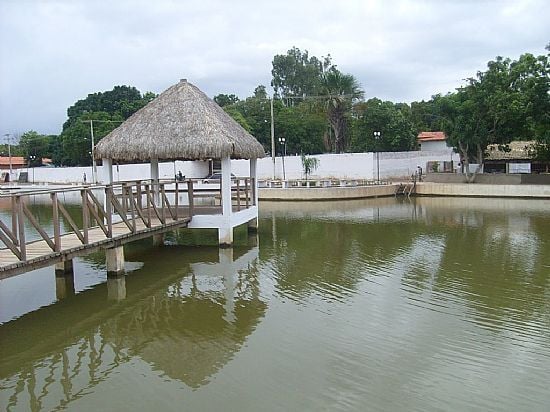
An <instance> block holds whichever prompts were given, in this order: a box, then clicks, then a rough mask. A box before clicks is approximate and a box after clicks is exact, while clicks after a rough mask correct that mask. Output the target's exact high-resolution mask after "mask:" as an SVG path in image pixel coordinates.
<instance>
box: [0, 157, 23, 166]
mask: <svg viewBox="0 0 550 412" xmlns="http://www.w3.org/2000/svg"><path fill="white" fill-rule="evenodd" d="M24 167H27V161H26V160H25V158H24V157H22V156H12V157H11V168H12V169H22V168H24ZM9 168H10V157H9V156H0V169H9Z"/></svg>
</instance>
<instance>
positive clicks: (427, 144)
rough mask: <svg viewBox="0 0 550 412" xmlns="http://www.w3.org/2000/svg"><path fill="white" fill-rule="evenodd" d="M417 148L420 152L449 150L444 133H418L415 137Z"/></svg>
mask: <svg viewBox="0 0 550 412" xmlns="http://www.w3.org/2000/svg"><path fill="white" fill-rule="evenodd" d="M417 141H418V148H419V150H420V151H422V152H439V151H444V150H449V146H447V136H445V133H444V132H420V133H419V134H418V137H417Z"/></svg>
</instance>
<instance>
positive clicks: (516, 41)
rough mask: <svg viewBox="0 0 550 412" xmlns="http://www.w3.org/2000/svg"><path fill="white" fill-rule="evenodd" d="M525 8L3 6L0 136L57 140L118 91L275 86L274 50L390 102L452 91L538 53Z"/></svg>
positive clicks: (540, 42) (540, 12) (539, 39)
mask: <svg viewBox="0 0 550 412" xmlns="http://www.w3.org/2000/svg"><path fill="white" fill-rule="evenodd" d="M547 3H548V2H546V1H543V0H525V1H519V0H518V1H507V0H503V1H497V0H494V1H460V2H457V1H450V0H449V1H435V0H434V1H406V0H395V1H365V0H357V1H351V0H350V1H344V2H334V1H326V0H317V1H312V0H308V1H296V0H295V1H287V0H279V1H277V2H266V3H264V2H258V1H232V2H227V1H222V0H201V1H200V2H197V1H160V0H157V1H155V2H151V1H127V0H122V1H94V2H90V1H85V0H73V1H68V0H58V1H53V0H49V1H48V0H46V1H38V0H36V1H24V0H19V1H9V0H7V1H3V2H1V3H0V29H1V32H2V36H3V40H2V42H1V44H0V129H1V130H0V132H1V133H2V134H4V133H14V132H24V131H26V130H29V129H34V130H37V131H39V132H42V133H59V131H60V128H61V125H62V123H63V121H64V120H65V118H66V109H67V107H69V106H70V105H72V104H73V103H74V102H75V101H76V100H78V99H82V98H84V97H86V96H87V94H88V93H94V92H97V91H103V90H110V89H112V87H113V86H114V85H117V84H127V85H132V86H136V87H137V88H138V89H139V90H141V91H154V92H157V93H158V92H161V91H162V90H164V89H165V88H167V87H168V86H170V85H171V84H173V83H176V82H177V81H178V80H179V79H180V78H184V77H185V78H188V79H189V80H190V81H191V82H193V83H195V84H196V85H197V86H199V87H200V88H201V89H203V90H204V91H205V92H206V93H207V94H209V95H210V96H213V95H215V94H217V93H221V92H224V93H235V94H237V95H240V96H241V97H245V96H248V95H250V94H251V93H252V91H253V90H254V88H255V87H256V86H257V85H258V84H264V85H266V86H269V83H270V80H271V61H272V59H273V56H274V55H275V54H280V53H285V52H286V51H287V50H288V49H290V48H291V47H292V46H294V45H295V46H297V47H299V48H301V49H308V50H309V52H310V54H313V55H316V56H323V55H327V54H329V53H330V54H331V55H332V57H333V61H334V62H335V63H336V64H337V65H338V67H339V68H340V69H341V70H342V71H344V72H348V73H352V74H354V75H355V76H356V77H357V78H358V80H359V81H360V82H361V84H362V85H363V86H364V88H365V90H366V91H367V97H372V96H377V97H381V98H383V99H391V100H394V101H412V100H417V99H427V98H429V97H430V96H431V95H432V94H435V93H445V92H448V91H452V90H453V89H454V88H455V87H458V86H459V85H460V84H461V79H463V78H465V77H468V76H473V75H475V73H476V71H477V70H482V69H483V68H484V66H485V64H486V63H487V61H488V60H490V59H492V58H494V57H495V56H496V55H505V56H509V57H512V58H517V57H518V56H519V55H520V54H521V53H524V52H533V53H536V54H541V53H543V52H544V50H543V49H544V46H545V45H546V44H547V43H548V41H549V39H550V32H549V29H548V24H547V21H546V20H547V19H545V16H548V15H550V5H548V4H547Z"/></svg>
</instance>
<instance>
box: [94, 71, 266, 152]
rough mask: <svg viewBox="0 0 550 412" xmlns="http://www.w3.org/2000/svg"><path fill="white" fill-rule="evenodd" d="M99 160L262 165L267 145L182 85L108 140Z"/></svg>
mask: <svg viewBox="0 0 550 412" xmlns="http://www.w3.org/2000/svg"><path fill="white" fill-rule="evenodd" d="M95 156H96V158H98V159H101V158H111V159H114V160H121V161H133V160H143V161H147V160H150V159H152V158H158V159H162V160H175V159H180V160H205V159H221V158H223V157H226V156H230V157H231V158H232V159H256V158H261V157H264V156H265V152H264V149H263V147H262V145H261V144H260V143H259V142H258V141H257V140H256V139H255V138H254V137H253V136H252V135H251V134H249V133H248V132H247V131H246V130H244V129H243V128H242V127H241V126H240V125H239V124H238V123H237V122H236V121H235V120H233V119H232V118H231V117H230V116H229V115H228V114H227V113H225V112H224V110H223V109H222V108H221V107H219V106H218V105H217V104H216V103H215V102H214V101H213V100H212V99H210V98H208V96H206V95H205V94H204V93H203V92H201V91H200V90H199V89H198V88H197V87H196V86H194V85H192V84H191V83H189V82H187V80H185V79H184V80H181V81H180V82H179V83H177V84H175V85H174V86H172V87H170V88H169V89H167V90H166V91H164V92H163V93H161V94H160V95H159V96H158V97H157V98H156V99H154V100H153V101H151V102H150V103H149V104H148V105H147V106H145V107H143V108H142V109H140V110H138V111H137V112H136V113H134V114H133V115H132V116H131V117H130V118H128V119H127V120H126V121H125V122H124V123H122V124H121V125H120V126H119V127H117V128H116V129H115V130H113V131H112V132H111V133H109V134H108V135H107V136H105V137H104V138H103V139H102V140H101V141H100V142H99V143H98V144H97V146H96V148H95Z"/></svg>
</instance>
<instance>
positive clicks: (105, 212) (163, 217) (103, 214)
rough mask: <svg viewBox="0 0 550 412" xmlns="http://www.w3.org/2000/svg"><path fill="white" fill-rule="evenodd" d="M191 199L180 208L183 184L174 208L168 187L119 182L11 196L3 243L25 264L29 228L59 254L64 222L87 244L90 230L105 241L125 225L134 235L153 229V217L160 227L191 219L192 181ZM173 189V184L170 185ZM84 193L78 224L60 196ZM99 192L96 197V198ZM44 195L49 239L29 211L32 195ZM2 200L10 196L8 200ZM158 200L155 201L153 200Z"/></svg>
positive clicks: (0, 232)
mask: <svg viewBox="0 0 550 412" xmlns="http://www.w3.org/2000/svg"><path fill="white" fill-rule="evenodd" d="M184 184H185V186H186V190H185V191H186V192H187V193H188V194H189V197H188V204H187V205H185V206H183V208H186V209H187V210H185V212H186V213H183V212H182V210H181V209H182V207H180V205H179V204H178V203H179V202H178V200H179V192H180V191H181V189H180V187H181V185H182V183H180V182H175V201H174V202H173V203H174V204H173V205H172V204H171V203H170V201H169V199H168V197H167V195H166V183H165V182H159V183H158V184H157V183H154V182H152V181H137V182H121V183H115V184H112V185H95V186H83V187H78V188H65V189H57V190H33V191H26V192H18V193H14V194H11V195H9V196H11V203H12V207H11V228H10V227H8V225H7V224H5V223H4V222H2V221H0V240H1V241H2V242H3V243H4V245H6V247H7V248H8V249H9V250H11V252H12V253H13V254H14V255H15V256H16V257H17V258H18V259H19V260H21V261H25V260H26V259H27V243H28V242H27V239H26V236H27V232H26V230H25V226H26V225H29V226H30V227H31V228H32V229H34V230H35V231H36V232H37V233H38V234H39V240H43V241H45V242H46V244H47V245H48V247H49V248H50V249H51V252H59V251H61V236H62V228H61V221H62V220H64V222H65V224H66V225H67V226H68V227H69V228H70V229H71V231H70V233H74V234H75V235H76V236H77V237H78V239H79V240H80V242H81V243H82V244H83V245H87V244H89V243H90V239H89V233H90V230H91V229H92V228H98V227H99V228H100V229H101V231H102V232H103V234H104V235H105V237H106V238H112V237H113V224H114V223H119V222H124V224H125V225H126V227H127V228H128V232H129V233H136V231H137V222H139V221H141V222H143V224H144V225H145V227H147V228H151V222H152V219H153V218H155V217H156V218H157V219H158V220H159V221H160V222H161V223H162V224H166V223H167V221H168V220H169V219H170V220H171V221H177V220H178V219H180V218H181V217H182V216H183V215H184V214H185V216H189V217H192V215H193V202H194V199H193V182H191V181H189V182H186V183H184ZM172 185H174V183H172ZM71 192H72V193H75V192H76V193H78V192H80V199H81V201H80V206H81V213H82V223H81V224H80V225H78V224H77V223H76V222H75V219H73V216H71V214H70V213H69V212H68V211H67V209H66V207H65V206H64V205H63V202H61V201H60V195H65V194H67V193H71ZM94 192H95V194H94ZM98 192H103V195H104V198H103V202H102V201H100V199H98ZM40 195H43V196H44V195H45V196H49V198H50V202H49V203H50V205H51V211H52V221H51V225H52V227H53V234H48V233H46V231H45V230H44V228H43V227H42V225H41V224H40V222H39V219H38V218H37V217H36V216H35V215H34V214H33V212H32V211H31V209H30V208H29V205H28V204H29V198H30V197H31V196H40ZM3 197H6V195H4V196H3ZM155 198H157V199H155Z"/></svg>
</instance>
